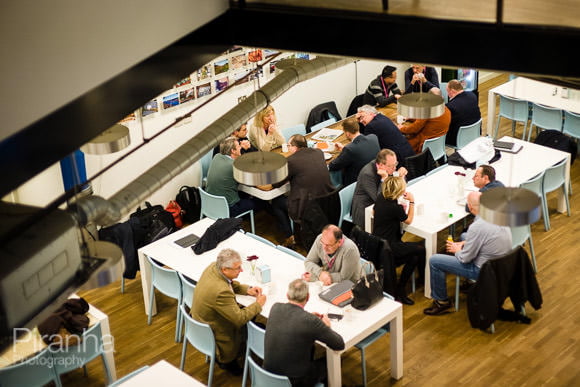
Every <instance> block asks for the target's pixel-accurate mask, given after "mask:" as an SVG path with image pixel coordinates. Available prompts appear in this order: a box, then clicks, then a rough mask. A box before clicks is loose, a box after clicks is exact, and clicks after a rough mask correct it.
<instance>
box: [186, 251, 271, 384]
mask: <svg viewBox="0 0 580 387" xmlns="http://www.w3.org/2000/svg"><path fill="white" fill-rule="evenodd" d="M241 271H242V260H241V258H240V254H239V253H238V252H237V251H235V250H232V249H223V250H222V251H220V252H219V254H218V256H217V261H216V262H212V263H210V265H209V266H208V267H207V268H206V269H205V270H204V272H203V274H202V275H201V277H200V279H199V281H198V282H197V286H196V287H195V292H194V296H193V305H192V306H191V316H192V317H193V318H194V319H195V320H197V321H200V322H204V323H206V324H209V325H210V327H211V329H212V331H213V334H214V336H215V343H216V355H217V361H218V365H219V366H220V367H221V368H223V369H225V370H227V371H228V372H230V373H232V374H234V375H241V373H242V368H241V367H240V365H239V364H238V361H237V359H238V357H239V356H240V355H242V353H241V351H240V349H241V345H242V341H243V335H242V328H243V326H244V325H245V324H246V323H247V322H248V321H250V320H251V319H253V318H254V317H256V316H257V315H258V314H260V312H261V311H262V307H263V306H264V304H265V303H266V296H265V295H263V294H262V289H261V288H259V287H251V286H248V285H242V284H240V283H239V282H238V281H235V279H236V278H237V277H238V275H239V274H240V272H241ZM236 294H243V295H249V296H254V297H256V302H254V303H253V304H250V305H248V306H246V307H245V308H240V306H239V305H238V303H237V302H236Z"/></svg>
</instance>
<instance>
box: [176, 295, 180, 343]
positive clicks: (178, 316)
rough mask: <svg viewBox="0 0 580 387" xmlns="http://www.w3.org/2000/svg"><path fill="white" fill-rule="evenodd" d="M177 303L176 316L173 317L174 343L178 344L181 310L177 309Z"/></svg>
mask: <svg viewBox="0 0 580 387" xmlns="http://www.w3.org/2000/svg"><path fill="white" fill-rule="evenodd" d="M179 304H180V303H179V301H178V302H177V316H176V317H175V342H176V343H179V342H180V341H181V308H180V307H179Z"/></svg>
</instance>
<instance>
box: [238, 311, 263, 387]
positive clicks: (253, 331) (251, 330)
mask: <svg viewBox="0 0 580 387" xmlns="http://www.w3.org/2000/svg"><path fill="white" fill-rule="evenodd" d="M246 326H247V327H248V341H247V343H246V357H245V362H244V376H243V377H242V386H243V387H245V386H246V381H247V380H248V359H249V358H250V357H251V356H252V353H253V354H255V355H256V356H258V357H259V358H260V359H262V360H264V336H265V334H266V331H265V330H264V329H263V328H261V327H259V326H257V325H256V324H255V323H254V322H253V321H248V323H247V324H246Z"/></svg>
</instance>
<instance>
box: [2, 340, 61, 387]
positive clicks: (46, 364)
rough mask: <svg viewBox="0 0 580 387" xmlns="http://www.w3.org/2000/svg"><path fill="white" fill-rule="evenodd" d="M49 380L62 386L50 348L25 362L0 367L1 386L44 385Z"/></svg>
mask: <svg viewBox="0 0 580 387" xmlns="http://www.w3.org/2000/svg"><path fill="white" fill-rule="evenodd" d="M49 382H54V383H55V385H56V386H57V387H61V386H62V384H61V382H60V377H59V376H58V375H57V373H56V371H55V369H54V362H53V361H52V355H51V353H50V351H49V349H48V348H45V349H44V350H42V351H40V352H39V353H37V354H36V355H34V356H33V357H31V358H29V359H26V360H25V361H23V362H20V363H17V364H13V365H9V366H6V367H2V368H0V386H44V385H45V384H47V383H49Z"/></svg>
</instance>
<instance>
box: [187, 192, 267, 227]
mask: <svg viewBox="0 0 580 387" xmlns="http://www.w3.org/2000/svg"><path fill="white" fill-rule="evenodd" d="M199 195H200V197H201V210H200V213H199V216H200V219H201V218H203V217H208V218H211V219H220V218H229V217H230V207H229V206H228V201H227V200H226V198H225V197H223V196H217V195H212V194H210V193H208V192H206V191H205V190H204V189H203V188H199ZM244 215H250V225H251V228H252V232H253V233H255V232H256V230H255V228H254V210H248V211H246V212H243V213H241V214H239V215H237V216H236V218H240V217H242V216H244Z"/></svg>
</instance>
